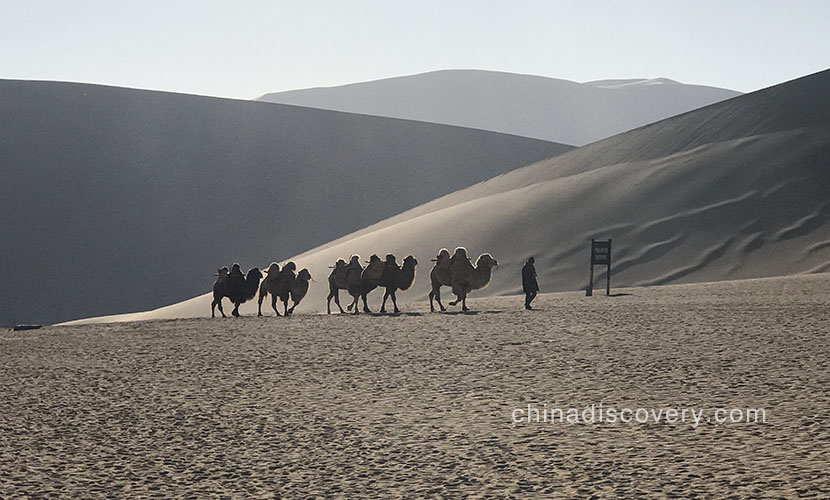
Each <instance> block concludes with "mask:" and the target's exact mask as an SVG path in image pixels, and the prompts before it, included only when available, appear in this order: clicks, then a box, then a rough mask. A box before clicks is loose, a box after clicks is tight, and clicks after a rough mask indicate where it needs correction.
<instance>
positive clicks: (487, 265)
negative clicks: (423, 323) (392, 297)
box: [429, 247, 498, 312]
mask: <svg viewBox="0 0 830 500" xmlns="http://www.w3.org/2000/svg"><path fill="white" fill-rule="evenodd" d="M448 254H449V252H447V253H446V254H444V253H443V250H442V253H439V255H438V258H437V259H436V261H437V262H436V264H435V268H434V269H433V270H432V272H431V273H430V279H431V281H432V291H430V293H429V308H430V311H433V312H435V306H434V305H433V303H432V300H433V298H435V299H436V300H437V301H438V305H439V306H440V307H441V310H442V311H446V310H447V309H446V308H445V307H444V304H442V303H441V291H440V289H441V286H450V287H452V292H453V294H455V296H456V300H454V301H452V302H450V303H449V304H450V305H451V306H454V305H456V304H458V303H459V302H461V310H462V311H469V310H470V309H469V308H468V307H467V294H469V293H470V292H471V291H473V290H480V289H482V288H484V287H486V286H487V285H488V284H489V283H490V277H491V273H492V270H493V268H494V267H496V266H497V265H498V262H496V259H494V258H493V257H492V256H491V255H490V254H488V253H484V254H481V256H480V257H479V258H478V260H477V261H476V265H475V267H473V265H472V264H471V263H470V259H469V258H468V257H467V250H466V249H465V248H464V247H459V248H457V249H456V250H455V254H454V255H453V256H452V258H450V259H449V260H448V261H447V259H446V256H447V255H448ZM447 278H449V279H447Z"/></svg>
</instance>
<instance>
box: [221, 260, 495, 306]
mask: <svg viewBox="0 0 830 500" xmlns="http://www.w3.org/2000/svg"><path fill="white" fill-rule="evenodd" d="M432 261H433V262H435V265H434V267H433V268H432V272H430V275H429V277H430V282H431V285H432V288H431V291H430V292H429V309H430V311H432V312H435V306H434V304H433V300H434V301H435V302H438V306H439V307H440V308H441V311H446V310H447V308H446V307H444V304H443V303H442V302H441V287H442V286H448V287H450V288H451V289H452V293H453V294H454V295H455V297H456V300H454V301H452V302H450V303H449V305H451V306H455V305H457V304H461V310H462V311H469V308H468V307H467V295H468V294H469V293H470V292H472V291H473V290H480V289H482V288H484V287H486V286H487V285H488V284H489V283H490V277H491V273H492V270H493V268H494V267H496V266H497V265H498V262H496V259H494V258H493V257H492V256H490V254H487V253H485V254H481V256H480V257H479V258H478V260H477V261H476V263H475V265H473V264H472V262H471V261H470V258H469V257H467V250H466V249H465V248H464V247H458V248H456V250H455V253H454V254H453V255H450V252H449V251H448V250H447V249H446V248H442V249H441V251H440V252H438V256H437V257H436V258H435V259H432ZM363 264H366V267H364V266H363ZM417 265H418V261H417V260H416V259H415V257H413V256H412V255H408V256H407V257H406V258H404V259H403V262H402V263H401V264H398V262H397V258H396V257H395V256H394V255H393V254H388V255H386V260H381V259H380V257H378V256H377V255H372V256H371V257H370V258H369V260H368V261H365V262H363V263H361V261H360V256H359V255H353V256H352V257H351V258H350V259H349V262H346V261H345V260H343V259H338V260H337V262H336V263H335V264H334V266H330V269H331V272H330V274H329V277H328V283H329V294H328V297H327V299H326V313H328V314H331V301H332V299H334V303H335V305H336V306H337V308H338V309H339V310H340V312H341V313H345V312H346V310H348V311H351V313H352V314H359V313H360V311H359V309H360V301H361V300H362V302H363V312H366V313H372V310H371V309H370V308H369V304H368V302H367V297H368V295H369V293H370V292H372V291H373V290H375V289H376V288H382V289H384V290H385V291H384V294H383V302H381V306H380V313H382V314H385V313H386V302H387V300H389V299H392V307H393V313H394V314H399V313H400V309H399V308H398V299H397V295H396V293H397V292H398V291H399V290H400V291H406V290H408V289H409V288H410V287H411V286H412V284H413V283H414V282H415V267H416V266H417ZM296 269H297V266H296V265H295V264H294V263H293V262H288V263H287V264H285V266H284V267H283V268H282V269H280V266H279V264H277V263H276V262H274V263H272V264H271V265H270V266H269V267H268V270H267V271H265V274H266V276H265V277H264V279H263V274H262V272H261V271H260V270H259V268H256V267H254V268H252V269H251V270H249V271H248V273H247V274H245V275H243V274H242V271H241V269H240V267H239V264H234V265H233V266H232V267H231V269H230V271H229V270H228V268H227V267H223V268H221V269H219V270H218V271H217V273H216V282H215V283H214V284H213V302H212V303H211V317H216V313H215V310H216V308H218V309H219V312H220V313H221V314H222V317H223V318H224V317H227V316H225V312H224V311H223V309H222V299H224V298H228V299H229V300H230V301H231V303H232V304H233V305H234V308H233V311H232V312H231V314H232V315H233V316H236V317H238V316H239V306H240V305H241V304H243V303H245V302H247V301H249V300H253V299H254V297H256V296H257V292H259V310H258V314H257V315H258V316H262V302H263V301H264V300H265V299H266V298H267V297H268V295H270V296H271V308H272V309H273V310H274V313H275V314H276V315H277V316H290V315H291V314H292V313H293V312H294V308H295V307H297V305H298V304H299V303H300V301H302V300H303V297H305V295H306V294H307V293H308V288H309V282H310V281H312V278H311V273H310V272H309V271H308V269H302V270H301V271H300V272H299V273H297V272H296ZM340 290H345V291H346V292H347V293H348V294H349V295H350V296H351V298H352V301H351V303H349V304H348V305H347V306H346V310H344V309H343V307H342V306H341V305H340ZM289 300H290V301H291V302H293V304H292V305H291V307H289V306H288V303H289ZM278 301H282V303H283V314H282V315H281V314H280V312H279V311H278V310H277V302H278Z"/></svg>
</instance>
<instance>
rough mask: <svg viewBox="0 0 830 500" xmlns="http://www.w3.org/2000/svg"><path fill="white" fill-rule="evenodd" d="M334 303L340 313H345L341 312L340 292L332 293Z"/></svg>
mask: <svg viewBox="0 0 830 500" xmlns="http://www.w3.org/2000/svg"><path fill="white" fill-rule="evenodd" d="M334 303H335V304H337V308H338V309H340V313H341V314H342V313H344V312H346V311H344V310H343V307H342V306H341V305H340V290H336V291H335V292H334Z"/></svg>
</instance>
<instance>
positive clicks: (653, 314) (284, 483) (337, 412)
mask: <svg viewBox="0 0 830 500" xmlns="http://www.w3.org/2000/svg"><path fill="white" fill-rule="evenodd" d="M615 292H617V293H618V294H619V295H617V296H615V297H605V296H603V295H597V296H594V297H592V298H586V297H584V295H582V294H579V293H561V294H548V295H541V296H540V297H539V298H538V299H537V307H538V309H539V310H537V311H525V310H523V309H521V308H520V305H521V298H519V297H515V296H514V297H502V298H487V299H480V300H473V301H471V302H470V305H471V306H472V308H473V309H474V310H475V313H474V314H467V315H463V314H438V313H436V314H431V313H429V312H427V305H426V304H423V303H419V304H407V305H406V307H405V311H404V314H402V315H400V316H398V317H391V316H384V317H375V316H369V315H360V316H357V317H352V316H346V315H333V316H324V315H311V314H298V315H296V316H294V317H292V318H289V319H286V318H275V317H265V318H255V317H245V318H242V319H226V320H222V319H216V320H209V319H180V320H166V321H150V322H136V323H119V324H95V325H84V326H62V327H49V328H44V329H41V330H37V331H29V332H12V331H4V332H0V430H2V440H0V464H2V467H0V497H3V498H7V497H8V498H11V497H17V496H25V495H27V494H33V495H40V494H54V495H57V496H62V497H98V496H111V497H159V498H160V497H179V496H181V497H189V498H205V497H212V496H214V495H215V496H223V495H224V496H227V497H229V498H230V497H235V498H248V497H266V498H268V497H286V498H295V497H304V498H305V497H319V498H357V497H378V498H404V497H406V498H412V497H431V496H434V497H446V498H463V497H465V496H469V497H491V498H510V497H515V498H529V497H535V498H540V497H545V498H549V497H561V498H592V497H595V498H596V497H603V498H611V497H619V498H635V497H637V498H643V497H655V498H712V497H720V498H782V497H786V498H793V497H796V496H803V497H816V498H818V497H824V498H826V497H828V495H830V481H828V478H827V472H828V470H830V424H829V423H828V419H827V414H826V412H827V408H828V407H830V394H828V386H830V362H828V360H830V310H828V305H829V304H830V274H816V275H810V276H798V277H788V278H775V279H764V280H751V281H734V282H720V283H711V284H692V285H676V286H665V287H653V288H632V289H625V290H622V289H621V290H615ZM528 403H532V404H536V405H540V406H541V405H542V404H547V405H548V406H551V407H552V406H560V407H564V408H567V407H578V408H582V407H585V406H588V405H590V404H592V403H593V404H599V403H603V404H604V405H606V406H617V407H619V408H622V407H625V406H628V407H631V408H636V407H645V408H668V407H690V408H704V409H710V410H711V409H714V408H719V407H726V408H733V407H734V408H763V409H764V410H765V412H766V423H751V424H749V423H736V424H729V423H727V424H724V425H718V424H715V423H711V422H710V423H706V422H703V423H701V424H700V425H699V426H698V427H697V428H693V427H692V425H690V424H679V423H678V424H668V423H659V424H655V423H649V424H639V423H633V422H632V423H629V424H622V423H619V422H618V423H615V424H608V423H603V424H567V423H556V424H551V423H547V424H545V423H538V424H537V423H530V424H529V423H526V422H525V423H518V424H517V423H514V422H513V421H512V412H513V410H514V409H515V408H522V407H526V405H527V404H528Z"/></svg>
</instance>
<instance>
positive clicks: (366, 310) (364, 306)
mask: <svg viewBox="0 0 830 500" xmlns="http://www.w3.org/2000/svg"><path fill="white" fill-rule="evenodd" d="M367 295H369V292H366V293H364V294H361V295H360V296H361V297H362V298H363V312H365V313H369V314H371V313H372V310H371V309H369V304H367V303H366V296H367ZM355 307H357V304H355Z"/></svg>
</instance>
